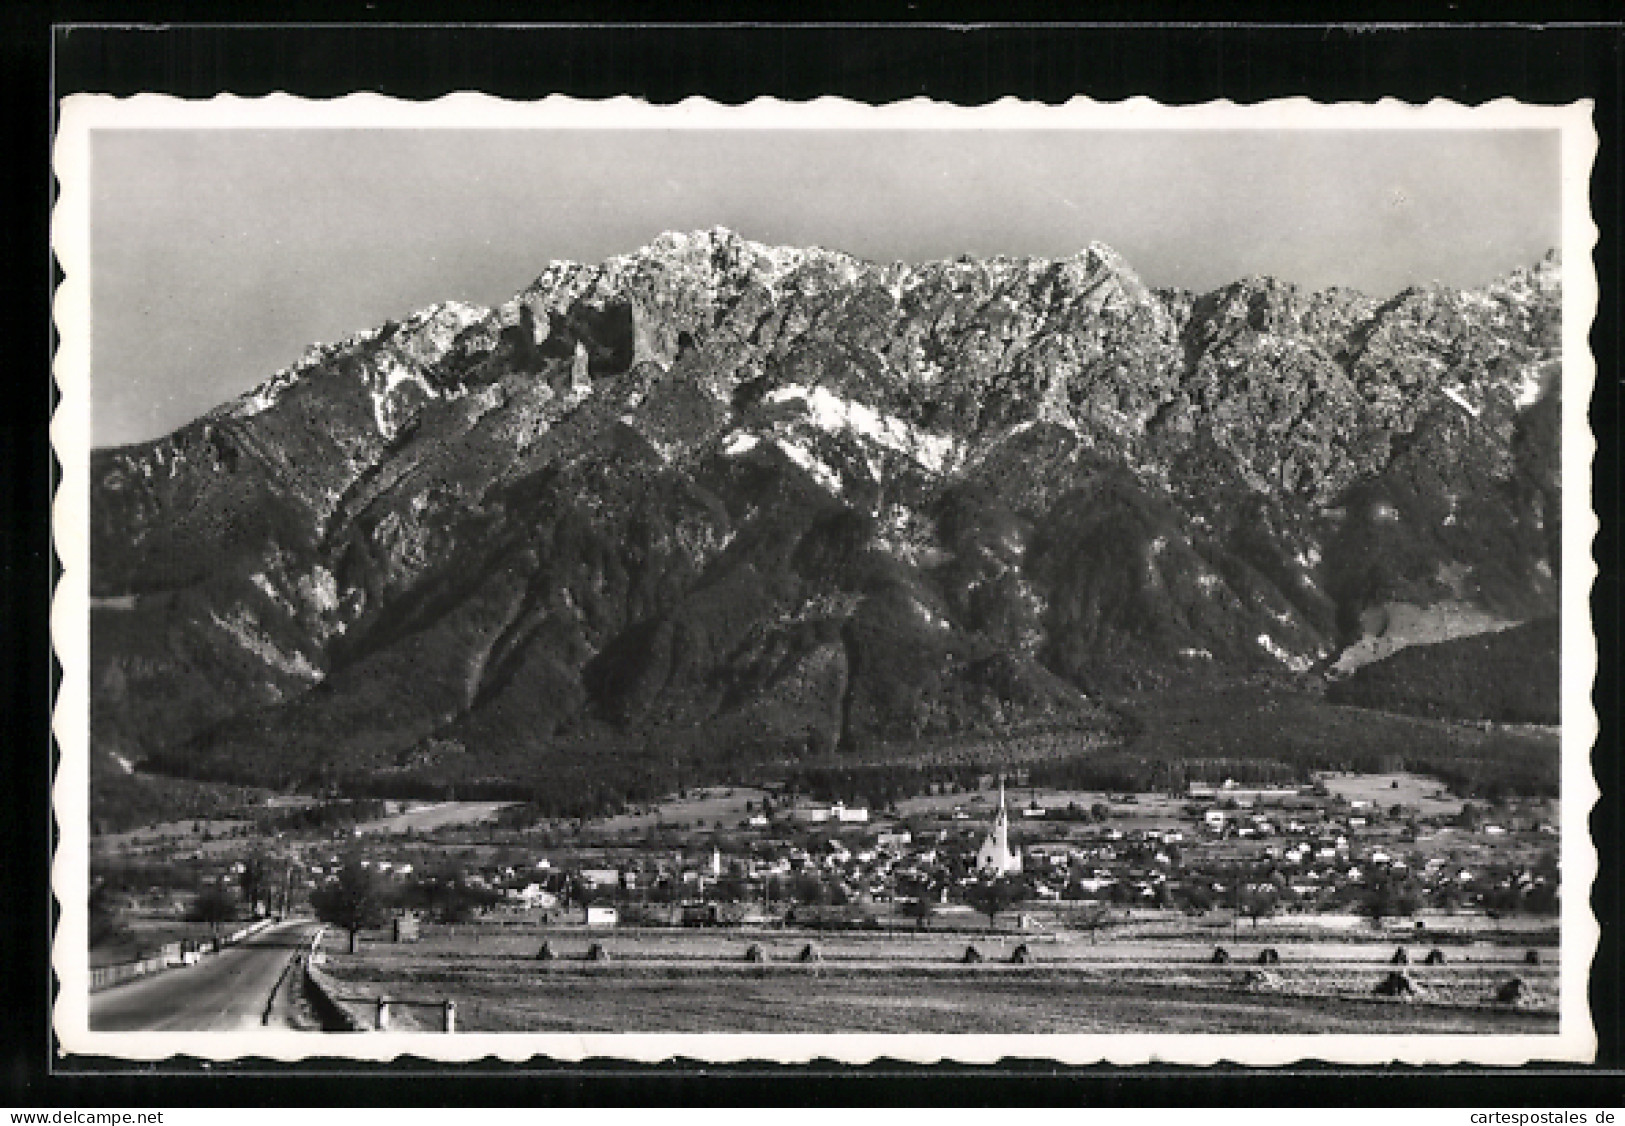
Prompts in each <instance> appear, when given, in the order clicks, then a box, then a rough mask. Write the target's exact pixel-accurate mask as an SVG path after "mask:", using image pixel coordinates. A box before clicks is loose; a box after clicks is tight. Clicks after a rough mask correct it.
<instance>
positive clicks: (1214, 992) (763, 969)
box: [326, 924, 1557, 1033]
mask: <svg viewBox="0 0 1625 1126" xmlns="http://www.w3.org/2000/svg"><path fill="white" fill-rule="evenodd" d="M1066 937H1067V939H1068V941H1065V942H1062V941H1057V936H1053V935H1049V936H1036V935H1034V936H1024V935H1021V934H1016V933H1003V934H985V933H984V934H965V933H958V934H955V933H934V932H926V933H924V934H911V933H903V934H873V933H867V934H861V933H816V932H787V931H771V932H750V931H708V930H697V931H649V930H638V931H627V930H602V931H589V930H586V929H584V928H581V927H553V928H538V927H529V926H523V927H519V926H510V927H500V926H488V925H479V924H474V925H467V926H462V927H455V928H428V929H426V930H425V933H424V936H423V940H422V941H421V942H418V943H413V944H402V945H394V944H390V943H387V942H378V943H369V944H365V945H364V946H363V949H362V952H361V953H360V954H358V955H355V956H350V955H346V954H342V953H337V952H335V953H331V954H330V955H329V960H328V963H327V966H326V970H327V971H328V973H329V974H330V975H331V977H332V978H333V979H334V981H335V982H336V984H337V985H338V987H339V988H340V990H341V991H342V993H343V994H344V995H345V996H346V997H347V998H348V999H351V1000H353V1001H355V1002H357V1003H358V1004H362V1005H363V1007H364V1002H365V1001H366V999H367V998H376V997H377V996H379V995H387V996H389V997H391V998H392V999H393V998H398V999H402V1000H406V1001H414V1002H418V1003H420V1004H423V1005H429V1006H432V1005H434V1004H438V1003H439V1002H440V1001H443V1000H445V999H447V998H450V999H452V1000H455V1001H456V1002H457V1006H458V1012H459V1021H460V1026H461V1027H463V1028H465V1029H467V1030H469V1031H593V1030H597V1031H668V1032H692V1031H710V1032H718V1031H739V1032H768V1031H778V1032H836V1031H842V1032H855V1031H867V1032H982V1033H990V1032H1073V1033H1079V1032H1122V1033H1128V1032H1152V1031H1161V1032H1180V1031H1184V1032H1216V1031H1222V1032H1250V1031H1271V1032H1298V1033H1309V1032H1315V1033H1330V1032H1377V1031H1381V1032H1395V1031H1405V1032H1424V1031H1425V1032H1501V1033H1507V1032H1543V1031H1555V1029H1556V1019H1557V1018H1556V993H1557V963H1556V951H1555V950H1554V949H1551V948H1542V949H1539V950H1538V952H1537V958H1538V962H1537V963H1536V964H1527V963H1526V961H1525V958H1526V952H1527V948H1526V947H1525V946H1524V945H1519V944H1517V943H1515V942H1511V941H1502V942H1498V943H1491V942H1483V941H1478V942H1471V941H1462V942H1461V943H1460V944H1459V945H1446V946H1443V947H1442V949H1443V950H1444V951H1445V958H1446V960H1445V962H1444V964H1442V965H1422V964H1420V963H1421V962H1422V959H1423V956H1424V954H1425V952H1426V951H1427V950H1428V949H1430V947H1428V946H1425V945H1423V944H1421V943H1419V942H1416V943H1410V944H1408V946H1409V954H1410V962H1411V964H1409V965H1407V966H1403V967H1395V966H1392V965H1390V964H1389V959H1390V958H1391V957H1392V956H1393V953H1394V950H1395V943H1394V937H1393V936H1390V935H1384V936H1373V937H1372V938H1370V939H1369V940H1365V941H1358V940H1348V939H1346V938H1345V940H1343V941H1337V940H1335V939H1333V940H1321V941H1305V940H1303V939H1302V938H1301V937H1296V936H1293V935H1292V934H1290V933H1288V932H1277V931H1274V930H1272V929H1271V928H1268V927H1264V928H1259V932H1258V934H1257V935H1256V936H1255V935H1253V934H1248V933H1246V932H1245V930H1244V932H1243V934H1242V935H1241V938H1240V940H1239V941H1224V942H1222V943H1221V944H1222V945H1224V946H1225V947H1226V949H1227V952H1228V953H1229V954H1230V956H1231V957H1230V961H1229V962H1227V963H1225V964H1214V963H1213V961H1212V953H1213V950H1214V947H1215V945H1216V944H1215V942H1214V941H1213V940H1212V939H1211V938H1196V937H1185V938H1177V939H1150V938H1141V939H1119V940H1103V941H1100V942H1099V943H1096V944H1091V943H1090V942H1089V941H1088V939H1087V938H1086V937H1085V936H1082V935H1068V936H1066ZM1401 937H1403V936H1401ZM1226 939H1228V936H1226ZM1531 941H1534V940H1531ZM544 942H545V943H547V945H548V947H549V948H550V950H551V952H552V954H553V957H552V958H551V959H549V960H540V959H538V958H537V953H538V951H539V949H540V948H541V945H542V943H544ZM594 943H597V944H601V946H602V947H603V949H604V950H605V951H607V953H608V957H607V959H606V960H602V961H591V960H588V958H587V951H588V949H589V947H590V946H591V945H592V944H594ZM1023 944H1025V945H1026V946H1027V949H1028V951H1029V953H1031V954H1033V957H1034V960H1033V961H1032V962H1030V963H1027V964H1015V963H1014V962H1013V955H1014V954H1015V951H1016V949H1017V948H1018V947H1019V946H1021V945H1023ZM753 945H755V946H758V947H759V948H760V950H761V951H762V954H761V957H762V958H763V959H764V960H763V961H759V962H752V961H749V960H747V951H749V950H750V949H751V947H752V946H753ZM809 946H811V947H812V948H813V949H814V950H815V951H816V957H813V958H811V959H810V960H807V961H803V957H804V954H803V952H804V951H805V950H806V949H807V948H808V947H809ZM967 946H974V947H975V948H976V950H977V951H978V953H979V954H980V955H981V957H982V959H983V960H982V961H981V962H979V963H977V964H966V963H965V962H964V955H965V950H966V947H967ZM328 947H329V949H330V950H333V951H336V950H338V949H341V948H342V943H341V942H340V941H338V940H333V941H330V942H329V944H328ZM1266 947H1269V948H1271V949H1274V950H1275V951H1276V953H1277V955H1278V956H1279V961H1278V962H1272V963H1271V964H1269V965H1260V964H1259V962H1258V957H1259V955H1260V953H1261V952H1262V951H1263V950H1264V949H1265V948H1266ZM1396 970H1400V971H1403V972H1404V973H1405V974H1406V975H1407V977H1408V979H1409V981H1410V983H1411V984H1412V985H1413V986H1414V988H1415V993H1414V995H1413V996H1411V997H1405V998H1390V997H1383V996H1379V995H1377V994H1376V992H1375V990H1376V986H1377V984H1378V983H1379V982H1381V981H1383V980H1384V979H1385V978H1387V977H1388V976H1389V975H1390V974H1391V973H1393V972H1395V971H1396ZM1514 978H1516V979H1518V980H1519V981H1520V982H1521V983H1522V986H1521V989H1522V997H1521V999H1520V1000H1519V1001H1518V1002H1517V1003H1516V1004H1498V1003H1497V1002H1496V995H1497V993H1498V991H1499V990H1501V989H1502V988H1503V987H1504V986H1505V984H1506V983H1507V982H1508V981H1509V980H1511V979H1514Z"/></svg>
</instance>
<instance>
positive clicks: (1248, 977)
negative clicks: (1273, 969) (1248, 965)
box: [1236, 970, 1281, 989]
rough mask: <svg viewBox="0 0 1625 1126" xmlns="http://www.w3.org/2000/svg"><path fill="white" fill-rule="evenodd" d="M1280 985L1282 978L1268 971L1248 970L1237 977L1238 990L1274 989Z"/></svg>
mask: <svg viewBox="0 0 1625 1126" xmlns="http://www.w3.org/2000/svg"><path fill="white" fill-rule="evenodd" d="M1280 984H1281V979H1280V977H1279V976H1278V975H1276V974H1272V973H1270V972H1269V971H1268V970H1247V971H1245V972H1243V973H1241V974H1240V975H1238V976H1237V977H1236V988H1237V989H1274V988H1276V987H1278V986H1279V985H1280Z"/></svg>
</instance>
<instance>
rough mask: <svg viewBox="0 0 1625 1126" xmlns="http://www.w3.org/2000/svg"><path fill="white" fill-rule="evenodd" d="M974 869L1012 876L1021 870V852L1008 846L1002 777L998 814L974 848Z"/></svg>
mask: <svg viewBox="0 0 1625 1126" xmlns="http://www.w3.org/2000/svg"><path fill="white" fill-rule="evenodd" d="M976 870H977V871H979V872H986V873H989V874H990V875H995V876H1013V875H1015V874H1016V873H1017V872H1020V871H1021V853H1019V852H1014V851H1012V850H1011V848H1010V811H1009V810H1008V809H1006V808H1005V805H1004V777H1003V776H1002V775H1001V776H1000V777H999V815H998V816H997V817H996V818H995V819H994V821H993V829H992V831H991V832H989V833H988V835H987V839H986V840H984V841H983V842H982V847H981V848H979V849H977V850H976Z"/></svg>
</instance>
